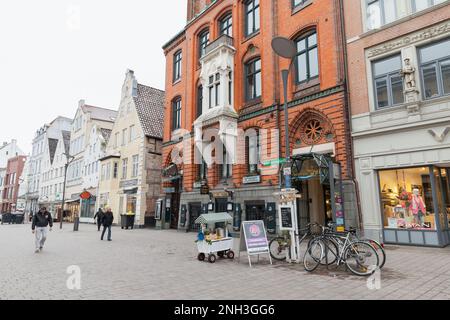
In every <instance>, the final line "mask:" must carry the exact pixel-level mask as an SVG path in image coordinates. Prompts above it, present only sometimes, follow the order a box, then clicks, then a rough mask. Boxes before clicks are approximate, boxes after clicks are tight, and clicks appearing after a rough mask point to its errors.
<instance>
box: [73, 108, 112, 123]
mask: <svg viewBox="0 0 450 320" xmlns="http://www.w3.org/2000/svg"><path fill="white" fill-rule="evenodd" d="M81 108H82V109H83V112H85V113H90V114H91V119H93V120H100V121H108V122H114V121H115V120H116V118H117V111H114V110H110V109H105V108H100V107H94V106H90V105H87V104H85V105H83V106H82V107H81Z"/></svg>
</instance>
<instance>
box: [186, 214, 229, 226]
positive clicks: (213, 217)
mask: <svg viewBox="0 0 450 320" xmlns="http://www.w3.org/2000/svg"><path fill="white" fill-rule="evenodd" d="M218 222H233V217H232V216H230V215H229V214H228V213H225V212H223V213H208V214H202V215H201V216H200V217H198V218H197V220H195V223H196V224H212V223H218Z"/></svg>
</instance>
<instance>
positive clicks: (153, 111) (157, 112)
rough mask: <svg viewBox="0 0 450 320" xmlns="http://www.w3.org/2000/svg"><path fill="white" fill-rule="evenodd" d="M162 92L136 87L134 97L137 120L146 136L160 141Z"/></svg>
mask: <svg viewBox="0 0 450 320" xmlns="http://www.w3.org/2000/svg"><path fill="white" fill-rule="evenodd" d="M164 98H165V95H164V91H161V90H158V89H155V88H152V87H148V86H144V85H142V84H138V85H137V96H136V97H134V102H135V104H136V109H137V113H138V116H139V120H140V122H141V125H142V129H143V130H144V134H145V135H146V136H149V137H152V138H157V139H162V137H163V125H164Z"/></svg>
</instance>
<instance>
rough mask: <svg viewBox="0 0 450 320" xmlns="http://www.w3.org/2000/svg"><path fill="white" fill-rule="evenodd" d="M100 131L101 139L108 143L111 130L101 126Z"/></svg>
mask: <svg viewBox="0 0 450 320" xmlns="http://www.w3.org/2000/svg"><path fill="white" fill-rule="evenodd" d="M100 132H101V133H102V136H103V139H105V142H106V143H108V141H109V138H110V137H111V132H112V130H110V129H105V128H101V129H100Z"/></svg>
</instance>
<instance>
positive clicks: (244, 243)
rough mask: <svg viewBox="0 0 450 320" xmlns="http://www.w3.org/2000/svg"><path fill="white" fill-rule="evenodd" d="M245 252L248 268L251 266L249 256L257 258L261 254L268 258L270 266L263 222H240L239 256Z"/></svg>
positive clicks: (270, 258)
mask: <svg viewBox="0 0 450 320" xmlns="http://www.w3.org/2000/svg"><path fill="white" fill-rule="evenodd" d="M245 251H247V254H248V262H249V265H250V267H251V266H252V261H251V256H254V255H256V256H259V255H261V254H267V255H268V256H269V260H270V264H272V257H271V256H270V250H269V241H268V240H267V233H266V228H265V227H264V221H262V220H258V221H244V222H242V228H241V245H240V250H239V256H240V255H241V252H245Z"/></svg>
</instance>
